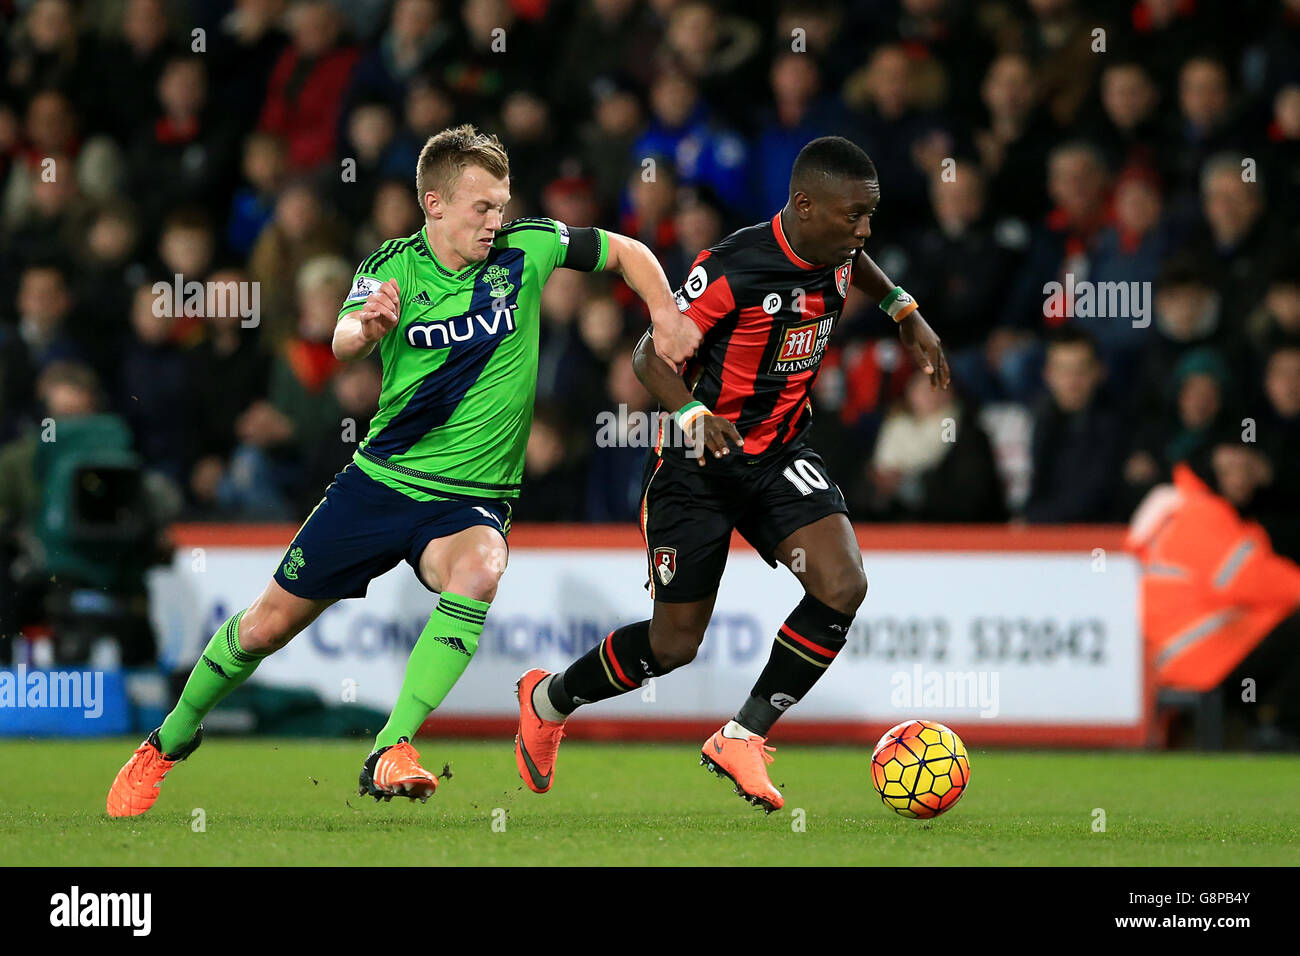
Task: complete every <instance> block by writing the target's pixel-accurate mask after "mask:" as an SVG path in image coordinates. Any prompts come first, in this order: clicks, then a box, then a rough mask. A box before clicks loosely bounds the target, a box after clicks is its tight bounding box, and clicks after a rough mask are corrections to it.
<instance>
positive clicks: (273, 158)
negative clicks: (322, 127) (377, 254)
mask: <svg viewBox="0 0 1300 956" xmlns="http://www.w3.org/2000/svg"><path fill="white" fill-rule="evenodd" d="M241 169H242V171H243V175H244V185H242V186H240V187H239V188H237V189H236V190H235V194H234V197H233V199H232V200H231V203H230V218H229V220H228V221H227V223H226V246H227V247H228V248H229V249H230V251H231V252H232V253H234V254H235V255H237V256H240V257H242V258H247V257H248V254H249V253H250V252H252V250H253V244H254V243H255V242H257V237H258V236H260V235H261V234H262V230H263V229H264V228H265V227H266V224H267V223H269V222H270V221H271V219H272V217H273V216H274V215H275V198H276V193H277V191H278V190H279V189H280V186H281V184H282V183H283V182H284V175H285V169H286V163H285V151H284V141H283V140H281V139H280V138H279V137H278V136H273V135H272V134H270V133H253V134H252V135H250V136H249V137H248V138H247V139H245V140H244V153H243V160H242V164H241ZM369 248H374V247H373V246H370V247H369Z"/></svg>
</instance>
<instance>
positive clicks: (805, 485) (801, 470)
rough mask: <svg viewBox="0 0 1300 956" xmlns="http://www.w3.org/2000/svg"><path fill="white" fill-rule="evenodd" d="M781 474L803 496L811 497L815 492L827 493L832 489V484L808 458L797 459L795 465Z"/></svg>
mask: <svg viewBox="0 0 1300 956" xmlns="http://www.w3.org/2000/svg"><path fill="white" fill-rule="evenodd" d="M781 474H783V475H785V477H786V478H788V479H789V481H790V484H792V485H794V486H795V487H796V488H798V489H799V494H801V495H810V494H812V493H813V491H825V490H826V489H827V488H829V487H830V482H829V481H827V480H826V478H825V476H823V475H822V473H821V472H819V471H818V470H817V466H816V465H814V464H813V463H812V462H810V461H809V460H808V459H807V458H799V459H796V460H795V462H794V464H792V465H790V466H789V467H788V468H786V470H785V471H783V472H781Z"/></svg>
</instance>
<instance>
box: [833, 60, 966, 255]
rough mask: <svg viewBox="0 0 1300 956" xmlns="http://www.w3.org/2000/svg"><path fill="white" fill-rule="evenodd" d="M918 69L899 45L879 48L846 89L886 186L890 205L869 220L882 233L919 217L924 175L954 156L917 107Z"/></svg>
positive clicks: (941, 130)
mask: <svg viewBox="0 0 1300 956" xmlns="http://www.w3.org/2000/svg"><path fill="white" fill-rule="evenodd" d="M920 69H921V68H920V67H919V66H918V65H917V64H915V63H913V61H912V60H911V59H910V58H909V57H908V55H907V51H906V50H904V49H903V47H902V46H894V45H886V46H880V47H877V48H876V50H875V52H874V53H872V55H871V58H870V60H869V61H868V63H867V65H866V66H865V67H863V68H862V69H861V70H859V71H858V72H857V73H856V74H855V75H854V76H852V77H850V78H849V81H848V83H846V84H845V89H844V96H845V101H846V103H847V104H848V106H849V108H850V109H851V110H852V111H853V114H852V120H853V122H854V124H855V126H856V127H857V130H858V136H859V137H860V138H861V140H862V145H863V148H864V149H866V150H867V152H868V153H869V155H870V156H871V159H872V162H873V163H875V166H876V169H877V170H878V171H879V173H880V179H881V182H882V183H889V202H888V203H883V202H882V203H881V206H880V208H879V209H878V210H877V211H876V213H875V217H874V218H875V220H877V221H878V228H880V229H881V230H882V231H884V232H890V231H896V230H900V229H904V228H907V227H908V225H909V224H911V223H914V222H916V221H919V220H922V219H923V218H924V216H925V212H926V187H927V183H928V181H929V176H930V174H931V173H932V171H933V170H935V169H937V168H938V167H939V164H940V162H941V161H942V160H943V159H944V158H945V157H949V156H952V154H953V152H954V145H955V140H954V137H953V135H952V134H951V132H950V131H949V130H948V129H947V128H946V127H945V125H944V124H943V123H942V122H941V121H940V120H939V118H938V117H937V116H936V115H934V114H933V113H932V112H929V111H927V110H924V109H922V108H921V103H922V100H923V97H922V95H921V92H920V91H921V89H922V87H923V82H922V78H921V76H920V75H919V74H920Z"/></svg>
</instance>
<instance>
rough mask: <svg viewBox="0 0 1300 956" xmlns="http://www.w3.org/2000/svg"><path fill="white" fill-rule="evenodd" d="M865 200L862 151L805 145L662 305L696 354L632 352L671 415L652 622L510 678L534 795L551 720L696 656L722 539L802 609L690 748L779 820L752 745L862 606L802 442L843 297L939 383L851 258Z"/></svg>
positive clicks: (654, 516) (845, 522)
mask: <svg viewBox="0 0 1300 956" xmlns="http://www.w3.org/2000/svg"><path fill="white" fill-rule="evenodd" d="M879 202H880V183H879V180H878V178H877V175H876V169H875V166H874V165H873V164H872V162H871V160H870V159H869V158H868V157H867V155H866V153H864V152H863V151H862V150H861V149H860V148H858V147H857V146H856V145H854V144H853V143H851V142H850V141H849V140H847V139H844V138H842V137H833V136H832V137H823V138H821V139H817V140H813V141H812V142H811V143H809V144H808V145H807V146H805V147H804V148H803V150H802V151H801V152H800V153H799V156H798V158H797V159H796V160H795V164H794V168H793V169H792V170H791V174H790V191H789V199H788V201H787V203H786V205H785V206H784V208H782V209H781V210H780V211H779V212H777V213H776V215H774V216H773V217H772V218H771V219H770V220H768V221H765V222H760V223H758V224H756V225H753V226H749V227H747V228H744V229H741V230H739V231H737V232H735V233H732V234H731V235H730V236H727V237H726V238H725V239H723V240H722V241H721V242H719V243H718V244H717V245H715V246H713V247H712V248H710V249H706V250H704V251H703V252H701V253H700V254H699V256H698V257H697V258H696V259H695V262H694V264H693V266H692V269H691V271H690V273H689V275H688V276H687V278H686V281H685V282H684V283H683V284H682V287H681V288H680V289H679V290H678V291H677V293H676V295H675V296H674V299H675V302H676V304H677V308H678V310H679V311H681V312H682V313H683V314H684V315H686V316H687V317H688V318H689V319H690V320H691V321H692V322H693V323H694V324H695V325H696V326H697V327H698V328H699V330H700V332H701V333H702V335H703V338H702V340H701V342H700V346H699V349H698V350H697V351H696V353H695V354H694V355H693V356H692V357H691V358H690V359H689V360H688V361H686V362H685V363H684V364H682V365H674V364H671V363H669V362H666V361H664V360H663V358H661V357H660V356H659V355H657V354H656V351H655V347H654V344H653V338H652V333H653V331H654V330H652V333H647V334H646V336H645V337H644V338H643V339H642V341H641V343H640V345H638V347H637V351H636V357H635V365H636V371H637V375H638V377H639V378H640V379H641V382H642V383H643V384H644V385H645V386H646V389H647V390H648V391H649V392H650V394H651V395H652V396H653V397H654V398H655V399H656V400H657V401H658V402H659V404H660V407H661V408H663V409H664V410H666V411H670V412H673V416H672V418H671V419H668V424H666V425H662V426H661V429H660V434H659V441H658V443H657V444H656V447H655V448H654V449H653V450H652V452H651V454H650V455H649V457H648V460H647V461H646V467H645V475H644V479H643V485H642V489H643V490H642V499H641V516H640V523H641V533H642V536H643V538H644V539H645V544H646V558H647V564H648V568H647V576H648V579H649V580H648V589H649V592H650V595H651V597H652V598H653V600H654V610H653V614H652V616H651V619H650V620H646V621H639V622H637V623H634V624H629V625H627V626H625V627H621V628H619V629H617V630H616V631H614V632H613V633H612V634H610V635H609V636H608V637H607V638H606V639H605V640H604V641H602V642H601V643H600V644H599V645H598V646H597V647H595V648H593V649H592V650H591V651H590V652H588V653H587V654H586V655H585V656H583V657H581V658H579V659H578V660H576V661H575V662H573V664H571V665H570V666H569V667H568V669H567V670H565V671H564V672H563V673H556V674H548V673H546V672H545V671H542V670H539V669H534V670H530V671H528V672H527V673H526V674H524V676H523V677H522V678H521V679H520V682H519V688H518V689H519V703H520V724H519V735H518V738H517V741H516V747H515V750H516V760H517V763H518V767H519V772H520V775H521V776H522V777H523V779H524V781H525V783H527V784H528V786H529V787H530V788H531V789H532V790H534V791H536V792H539V793H540V792H545V791H546V790H549V789H550V787H551V785H552V783H553V778H554V768H555V758H556V754H557V751H558V747H559V743H560V739H561V738H562V737H563V734H564V731H563V727H564V722H565V720H566V719H567V718H568V717H569V715H570V714H572V713H573V711H574V710H576V709H577V707H578V706H580V705H583V704H588V703H592V702H594V701H598V700H602V699H605V698H609V697H613V696H616V695H618V694H623V693H626V692H627V691H630V690H633V689H635V688H636V687H638V686H640V684H641V682H642V681H644V680H646V679H647V678H651V677H657V676H659V675H662V674H667V673H668V672H670V671H672V670H674V669H675V668H677V667H681V666H682V665H684V664H687V663H689V662H690V661H691V660H693V659H694V658H695V655H696V652H697V650H698V648H699V646H700V642H701V641H702V640H703V638H704V632H705V629H706V628H707V627H708V624H709V618H710V616H711V615H712V613H713V605H714V601H715V599H716V597H717V591H718V584H719V582H720V581H721V579H722V573H723V569H724V568H725V566H726V562H727V554H728V551H729V549H730V543H731V535H732V531H733V530H734V531H739V532H740V534H741V536H742V537H744V538H745V540H746V541H748V542H749V543H750V545H752V546H753V548H754V550H756V551H757V552H758V553H759V554H760V555H761V556H762V557H763V559H764V560H765V561H767V563H768V564H770V565H772V566H773V567H776V566H777V564H782V565H785V566H786V567H787V568H789V569H790V570H791V571H792V572H793V573H794V575H795V576H796V578H797V579H798V580H799V583H800V584H801V585H802V586H803V589H804V596H803V600H801V601H800V602H799V604H798V606H797V607H795V608H794V610H793V611H792V612H791V613H790V616H789V617H788V618H787V619H786V621H785V623H783V624H782V625H781V627H780V628H779V630H778V632H777V634H776V635H775V636H774V640H773V645H772V651H771V656H770V657H769V659H768V661H767V664H766V666H765V667H764V668H763V671H762V672H761V673H760V674H759V676H758V680H757V682H756V683H755V684H754V687H753V690H752V691H751V693H750V696H749V698H748V699H747V700H746V701H744V702H742V703H741V706H740V709H739V710H738V711H737V712H736V715H735V717H734V718H733V719H732V720H729V721H728V722H727V723H726V724H725V725H724V726H723V727H721V728H720V729H719V730H718V731H717V732H716V733H715V734H713V736H712V737H710V738H709V740H707V741H706V742H705V744H704V746H703V748H702V751H701V763H703V764H704V766H706V767H707V768H708V769H710V770H712V771H714V772H715V773H717V774H719V775H720V776H724V777H727V778H729V779H731V780H732V781H733V782H734V783H735V787H736V791H737V792H738V793H739V794H740V795H741V796H742V797H744V798H745V799H746V800H748V801H749V802H750V803H752V804H754V805H755V806H758V807H761V808H763V809H764V810H766V811H767V812H769V813H770V812H772V811H773V810H776V809H779V808H780V807H781V806H782V805H783V803H784V798H783V797H782V795H781V793H780V792H779V791H778V790H777V788H776V787H775V786H773V785H772V781H771V780H770V778H769V777H768V773H767V765H768V764H769V763H771V762H772V759H773V758H772V753H771V752H772V749H773V748H772V747H770V746H768V744H767V737H768V733H769V731H770V730H771V728H772V726H773V724H775V723H776V721H777V720H778V719H779V718H780V717H781V715H782V714H783V713H785V712H786V711H787V710H788V709H789V708H790V707H792V706H794V705H795V704H797V703H798V702H799V701H800V700H802V699H803V698H804V697H806V696H807V695H808V694H809V693H810V692H811V691H812V689H813V686H814V685H815V684H816V683H817V680H818V679H819V678H820V677H821V675H822V674H824V673H825V672H826V670H827V668H829V667H830V666H831V664H832V663H833V662H834V660H835V658H836V656H837V655H838V654H839V652H840V650H841V649H842V648H843V647H844V645H845V643H846V640H847V636H848V630H849V626H850V624H851V623H852V621H853V617H854V614H855V613H856V612H857V609H858V606H859V605H860V604H861V603H862V601H863V599H864V597H865V596H866V591H867V579H866V574H865V572H864V571H863V567H862V555H861V553H860V551H859V549H858V545H857V538H856V536H855V535H854V532H853V527H852V525H851V524H850V523H849V518H848V507H847V505H846V504H845V501H844V496H843V494H841V492H840V489H839V487H838V486H837V485H836V484H835V482H834V481H832V480H831V477H830V475H829V474H827V471H826V465H825V462H824V461H823V460H822V458H821V456H820V455H818V454H817V452H816V451H814V450H813V449H812V448H811V447H809V446H808V444H807V442H806V440H805V436H806V433H807V429H808V426H809V423H810V422H811V420H812V400H811V395H812V390H813V385H814V383H815V382H816V380H817V372H818V370H819V368H820V366H821V362H822V358H823V356H824V355H825V353H826V347H827V344H828V342H829V341H830V338H831V335H832V334H833V332H834V330H835V326H836V322H837V320H838V319H839V316H840V313H841V311H842V309H843V307H844V299H845V297H846V296H847V294H848V290H849V286H850V285H851V284H852V285H854V286H857V287H858V288H859V289H861V290H863V291H864V292H866V293H867V295H868V296H869V297H870V298H871V299H872V300H873V301H875V302H878V303H879V304H880V307H881V309H882V310H884V311H885V312H886V313H887V314H889V315H890V316H891V318H893V319H894V320H895V322H897V323H898V328H899V336H900V339H901V340H902V343H903V345H904V347H906V348H907V350H908V352H909V354H910V356H911V358H912V360H913V361H914V362H915V364H916V366H917V367H918V368H921V369H924V370H925V371H926V372H927V373H928V374H929V375H930V378H931V385H932V387H935V388H946V387H947V384H948V368H947V363H946V361H945V359H944V356H943V351H942V349H941V348H940V346H939V339H938V336H936V335H935V333H934V332H933V330H931V328H930V327H929V325H928V324H926V322H925V320H924V319H923V318H922V317H921V314H920V312H919V311H918V310H917V308H916V304H915V302H914V301H913V300H912V299H911V297H910V296H908V295H907V294H906V293H905V292H904V291H903V290H902V289H900V288H898V287H896V286H895V285H894V284H893V283H892V282H890V281H889V280H888V278H886V276H885V275H884V273H882V272H881V271H880V269H879V268H877V266H876V265H875V263H874V262H872V261H871V259H870V258H869V257H868V256H867V255H866V253H865V252H864V251H863V248H862V246H863V243H864V241H865V240H866V239H867V237H868V236H869V235H870V234H871V228H870V219H871V214H872V213H873V212H874V211H875V208H876V205H877V204H878V203H879ZM668 432H673V434H668Z"/></svg>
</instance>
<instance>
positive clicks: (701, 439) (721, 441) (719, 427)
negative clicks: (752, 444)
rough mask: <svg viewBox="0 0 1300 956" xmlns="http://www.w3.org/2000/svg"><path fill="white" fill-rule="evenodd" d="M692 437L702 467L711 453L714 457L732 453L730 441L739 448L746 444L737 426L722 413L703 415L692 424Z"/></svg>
mask: <svg viewBox="0 0 1300 956" xmlns="http://www.w3.org/2000/svg"><path fill="white" fill-rule="evenodd" d="M691 439H692V440H693V441H694V442H695V452H696V461H697V462H699V464H700V466H701V467H703V465H704V463H705V461H706V459H707V458H708V456H709V454H710V453H711V454H712V455H713V457H714V458H721V457H722V456H723V455H729V454H731V449H730V447H728V443H730V444H732V445H735V446H736V448H737V449H740V448H743V447H744V445H745V440H744V439H743V438H741V437H740V432H738V431H736V426H735V425H733V424H732V423H731V422H729V421H727V420H726V419H725V418H723V417H722V416H721V415H701V416H700V417H699V418H698V419H696V421H695V422H694V423H692V425H691Z"/></svg>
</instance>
